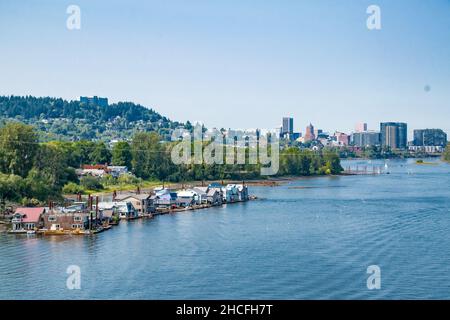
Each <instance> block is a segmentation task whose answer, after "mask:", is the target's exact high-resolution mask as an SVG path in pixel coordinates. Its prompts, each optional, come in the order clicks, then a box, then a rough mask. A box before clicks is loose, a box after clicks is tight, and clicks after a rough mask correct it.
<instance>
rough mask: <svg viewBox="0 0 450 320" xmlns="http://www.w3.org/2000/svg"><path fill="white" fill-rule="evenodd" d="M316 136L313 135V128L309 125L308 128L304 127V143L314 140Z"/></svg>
mask: <svg viewBox="0 0 450 320" xmlns="http://www.w3.org/2000/svg"><path fill="white" fill-rule="evenodd" d="M315 139H316V136H315V134H314V126H313V125H312V124H311V123H310V124H309V126H307V127H306V133H305V139H304V141H305V142H308V141H312V140H315Z"/></svg>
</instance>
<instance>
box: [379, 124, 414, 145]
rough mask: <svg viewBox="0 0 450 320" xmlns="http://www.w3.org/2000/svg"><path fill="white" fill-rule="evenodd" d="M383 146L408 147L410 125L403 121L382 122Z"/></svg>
mask: <svg viewBox="0 0 450 320" xmlns="http://www.w3.org/2000/svg"><path fill="white" fill-rule="evenodd" d="M380 134H381V146H383V147H390V148H391V149H406V147H407V143H408V125H407V124H406V123H403V122H382V123H380Z"/></svg>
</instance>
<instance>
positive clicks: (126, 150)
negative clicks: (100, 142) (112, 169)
mask: <svg viewBox="0 0 450 320" xmlns="http://www.w3.org/2000/svg"><path fill="white" fill-rule="evenodd" d="M132 158H133V156H132V154H131V146H130V144H129V143H128V142H126V141H119V142H117V143H116V144H115V145H114V146H113V148H112V164H113V165H115V166H127V168H128V169H131V161H132Z"/></svg>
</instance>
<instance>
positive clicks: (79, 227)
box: [72, 224, 83, 229]
mask: <svg viewBox="0 0 450 320" xmlns="http://www.w3.org/2000/svg"><path fill="white" fill-rule="evenodd" d="M72 229H83V225H82V224H73V225H72Z"/></svg>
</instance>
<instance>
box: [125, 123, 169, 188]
mask: <svg viewBox="0 0 450 320" xmlns="http://www.w3.org/2000/svg"><path fill="white" fill-rule="evenodd" d="M166 151H167V150H166V148H164V147H163V146H162V145H161V143H160V137H159V135H158V134H157V133H155V132H151V133H147V132H139V133H137V134H136V135H135V136H134V138H133V141H132V143H131V152H132V155H133V161H132V166H133V172H134V174H135V175H136V176H137V177H139V178H143V179H161V180H162V179H165V178H166V177H167V173H168V172H167V168H168V161H170V155H168V153H167V152H166Z"/></svg>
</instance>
